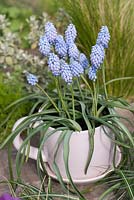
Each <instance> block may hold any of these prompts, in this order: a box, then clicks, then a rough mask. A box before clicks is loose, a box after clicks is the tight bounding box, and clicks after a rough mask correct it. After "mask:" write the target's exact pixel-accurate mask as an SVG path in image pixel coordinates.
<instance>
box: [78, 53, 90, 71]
mask: <svg viewBox="0 0 134 200" xmlns="http://www.w3.org/2000/svg"><path fill="white" fill-rule="evenodd" d="M79 62H80V64H81V65H82V67H83V68H84V69H85V68H87V67H88V66H89V62H88V59H87V57H86V55H85V54H84V53H80V55H79Z"/></svg>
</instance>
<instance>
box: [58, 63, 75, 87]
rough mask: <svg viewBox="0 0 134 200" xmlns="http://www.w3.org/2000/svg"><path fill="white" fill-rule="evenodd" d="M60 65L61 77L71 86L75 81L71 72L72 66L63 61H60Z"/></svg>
mask: <svg viewBox="0 0 134 200" xmlns="http://www.w3.org/2000/svg"><path fill="white" fill-rule="evenodd" d="M60 63H61V77H62V79H63V80H64V81H65V82H66V83H67V84H68V85H70V84H71V83H72V81H73V75H72V72H71V70H70V66H69V65H68V64H67V63H66V62H65V61H64V60H63V59H61V60H60Z"/></svg>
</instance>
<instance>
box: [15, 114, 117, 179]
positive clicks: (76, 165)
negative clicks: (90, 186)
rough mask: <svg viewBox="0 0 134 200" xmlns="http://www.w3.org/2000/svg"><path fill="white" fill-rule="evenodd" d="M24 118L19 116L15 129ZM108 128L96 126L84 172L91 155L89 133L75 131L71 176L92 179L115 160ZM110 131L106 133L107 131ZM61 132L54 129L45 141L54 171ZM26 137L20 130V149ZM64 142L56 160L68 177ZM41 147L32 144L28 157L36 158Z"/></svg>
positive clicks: (45, 151)
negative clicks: (23, 137)
mask: <svg viewBox="0 0 134 200" xmlns="http://www.w3.org/2000/svg"><path fill="white" fill-rule="evenodd" d="M24 119H25V118H21V119H19V120H18V121H17V122H16V123H15V125H14V127H13V130H15V129H16V128H17V126H18V125H19V124H20V123H21V122H22V121H23V120H24ZM50 130H53V128H51V127H50V128H49V130H48V131H50ZM109 131H110V130H109V129H108V128H106V127H103V126H99V127H97V128H96V129H95V134H94V151H93V155H92V159H91V162H90V165H89V167H88V170H87V173H86V174H85V173H84V171H85V165H86V162H87V159H88V157H89V151H90V145H89V140H90V134H88V131H86V130H85V131H81V132H73V133H72V135H71V138H70V142H69V171H70V174H71V176H72V179H75V180H77V179H82V180H83V179H87V178H88V179H89V178H92V177H96V176H99V175H100V174H102V172H105V171H106V170H107V169H108V167H109V166H111V164H112V161H113V147H114V144H113V142H112V140H111V139H110V137H108V136H107V134H109ZM106 133H107V134H106ZM60 134H62V132H60V131H59V132H58V131H57V132H55V133H54V134H53V135H51V136H50V137H49V138H48V139H47V141H46V142H45V144H44V147H43V150H42V155H43V160H44V162H47V163H48V165H49V167H50V168H51V170H52V171H54V169H53V162H54V154H55V151H56V148H57V140H58V138H59V136H60ZM22 142H23V140H22V138H21V136H20V134H18V135H17V136H16V138H15V140H14V142H13V144H14V146H15V147H16V149H19V148H20V146H21V144H22ZM63 151H64V149H63V143H61V144H60V147H59V149H58V152H57V155H56V160H55V161H56V164H57V166H58V168H59V170H60V173H61V176H62V177H63V178H65V179H66V178H67V175H66V170H65V164H64V158H63ZM37 153H38V148H36V147H32V146H31V147H30V153H29V157H31V158H33V159H35V160H36V159H37Z"/></svg>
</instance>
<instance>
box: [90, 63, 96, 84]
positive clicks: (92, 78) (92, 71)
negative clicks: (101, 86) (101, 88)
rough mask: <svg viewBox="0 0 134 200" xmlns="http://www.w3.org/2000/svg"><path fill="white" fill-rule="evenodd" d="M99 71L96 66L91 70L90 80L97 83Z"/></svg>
mask: <svg viewBox="0 0 134 200" xmlns="http://www.w3.org/2000/svg"><path fill="white" fill-rule="evenodd" d="M96 74H97V69H96V68H95V67H94V66H91V67H90V68H89V72H88V77H89V79H90V80H92V81H95V80H96V79H97V75H96Z"/></svg>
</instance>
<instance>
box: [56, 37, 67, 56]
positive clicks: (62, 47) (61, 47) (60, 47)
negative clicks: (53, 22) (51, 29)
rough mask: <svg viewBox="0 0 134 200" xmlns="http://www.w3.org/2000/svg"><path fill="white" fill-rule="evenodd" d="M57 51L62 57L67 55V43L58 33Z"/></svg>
mask: <svg viewBox="0 0 134 200" xmlns="http://www.w3.org/2000/svg"><path fill="white" fill-rule="evenodd" d="M55 51H56V53H57V54H58V55H59V56H60V57H61V58H63V57H66V56H67V45H66V43H65V40H64V38H63V36H62V35H58V36H57V37H56V39H55Z"/></svg>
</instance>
